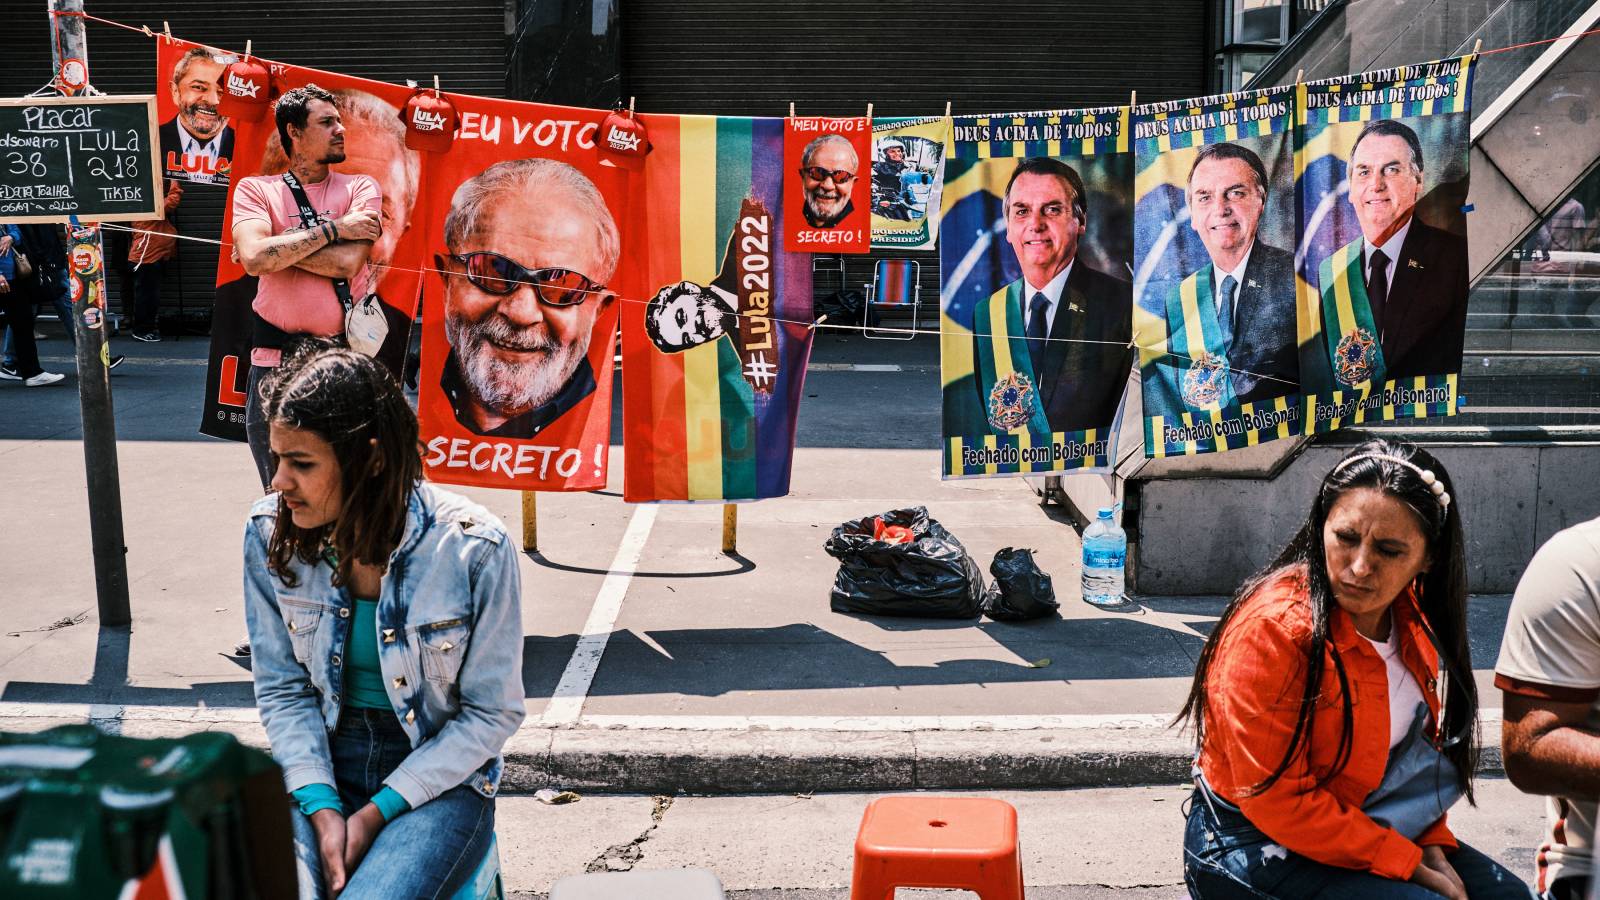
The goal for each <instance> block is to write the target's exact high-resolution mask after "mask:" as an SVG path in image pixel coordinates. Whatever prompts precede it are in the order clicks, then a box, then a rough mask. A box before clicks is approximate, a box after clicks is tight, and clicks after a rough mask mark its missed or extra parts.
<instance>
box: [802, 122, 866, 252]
mask: <svg viewBox="0 0 1600 900" xmlns="http://www.w3.org/2000/svg"><path fill="white" fill-rule="evenodd" d="M871 154H872V122H871V121H870V120H868V119H867V118H866V117H865V116H856V117H853V118H843V119H829V118H822V117H816V116H812V117H800V118H789V119H785V120H784V137H783V167H784V180H785V184H784V188H783V220H784V237H783V249H784V250H786V251H788V252H790V253H869V252H871V250H872V235H871V221H870V220H871V218H872V217H871V215H870V214H869V213H868V211H867V207H868V205H869V204H870V203H871V199H872V198H871V192H870V191H869V189H868V187H867V178H866V175H867V174H868V173H869V172H870V171H871V166H870V163H871V162H872V156H871Z"/></svg>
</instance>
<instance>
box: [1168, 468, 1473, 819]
mask: <svg viewBox="0 0 1600 900" xmlns="http://www.w3.org/2000/svg"><path fill="white" fill-rule="evenodd" d="M1385 456H1387V457H1397V458H1399V459H1402V460H1407V461H1409V462H1411V463H1412V464H1413V465H1415V466H1416V467H1417V468H1416V469H1413V468H1412V467H1411V466H1408V465H1405V464H1404V463H1399V462H1395V461H1394V460H1393V459H1383V458H1381V457H1385ZM1418 470H1426V471H1430V472H1432V473H1433V475H1434V478H1435V481H1436V482H1437V483H1439V484H1441V485H1442V486H1443V488H1444V492H1445V494H1447V495H1448V496H1449V497H1450V502H1449V503H1448V504H1446V503H1441V502H1440V497H1439V496H1437V495H1435V494H1434V492H1433V488H1432V486H1431V485H1430V484H1428V483H1426V482H1425V481H1424V480H1423V477H1422V475H1421V474H1420V472H1419V471H1418ZM1361 488H1374V489H1377V490H1381V491H1383V492H1384V493H1385V494H1388V495H1389V496H1391V497H1394V498H1395V499H1397V500H1399V501H1400V502H1402V503H1404V504H1405V505H1406V506H1407V507H1408V508H1410V509H1411V511H1412V512H1413V513H1415V514H1416V517H1417V520H1418V522H1419V523H1420V525H1421V526H1422V534H1423V536H1424V538H1426V540H1427V553H1428V557H1429V559H1430V561H1431V562H1430V564H1429V566H1428V569H1427V571H1426V572H1424V573H1423V574H1422V575H1420V576H1419V577H1418V585H1417V587H1418V591H1417V601H1418V607H1419V608H1420V609H1421V611H1422V615H1423V619H1424V627H1425V628H1426V629H1428V632H1429V636H1430V637H1431V638H1432V640H1433V642H1434V646H1435V648H1436V649H1437V650H1438V652H1439V660H1440V663H1441V665H1442V667H1443V669H1444V673H1443V680H1444V687H1445V692H1444V703H1443V706H1442V708H1441V710H1440V723H1439V724H1440V728H1439V732H1440V734H1441V735H1443V739H1442V741H1441V745H1440V748H1441V750H1442V752H1443V753H1444V754H1445V756H1447V757H1448V758H1449V759H1450V761H1451V762H1453V763H1454V764H1455V766H1456V771H1457V775H1458V781H1459V783H1460V787H1461V789H1462V790H1463V791H1464V792H1465V793H1466V795H1467V799H1468V800H1469V801H1471V800H1472V799H1473V796H1472V773H1473V770H1474V767H1475V765H1476V763H1477V752H1478V751H1477V746H1478V741H1477V721H1478V688H1477V684H1476V683H1475V682H1474V681H1473V679H1472V653H1471V651H1470V650H1469V649H1468V646H1467V572H1466V563H1465V561H1464V558H1463V553H1462V550H1463V548H1462V537H1461V515H1460V513H1459V512H1458V511H1457V510H1458V509H1459V507H1460V502H1459V498H1457V497H1456V489H1455V485H1454V484H1453V483H1452V482H1451V480H1450V473H1449V472H1446V471H1445V468H1444V466H1443V465H1441V464H1440V462H1439V461H1438V460H1437V459H1435V458H1434V457H1433V455H1432V454H1430V453H1428V452H1427V451H1426V450H1423V449H1421V448H1420V447H1417V446H1415V445H1413V444H1409V443H1406V442H1405V441H1399V440H1385V439H1382V438H1374V439H1372V440H1369V441H1366V442H1364V443H1363V444H1361V445H1360V446H1359V447H1356V448H1355V449H1354V450H1352V451H1350V453H1348V454H1346V455H1345V457H1344V460H1342V461H1341V462H1340V463H1339V465H1337V466H1335V467H1334V468H1333V470H1332V471H1330V472H1329V473H1328V474H1327V475H1326V476H1325V477H1324V478H1323V479H1322V485H1321V487H1320V488H1318V490H1317V496H1316V499H1315V500H1313V501H1312V504H1311V513H1310V515H1308V516H1307V517H1306V521H1305V524H1303V525H1301V526H1300V530H1299V531H1298V532H1296V534H1295V536H1294V538H1293V539H1292V540H1290V541H1289V544H1288V546H1286V547H1284V548H1283V551H1282V552H1281V553H1279V554H1278V557H1277V559H1274V560H1273V561H1272V562H1271V563H1269V564H1268V565H1267V567H1266V568H1264V569H1262V570H1261V571H1260V572H1257V573H1256V574H1255V575H1253V576H1251V578H1250V579H1249V580H1248V581H1246V582H1245V583H1244V584H1243V585H1242V586H1241V587H1240V588H1239V591H1238V593H1236V594H1234V597H1233V600H1232V601H1231V602H1230V603H1229V604H1228V608H1227V609H1226V610H1224V611H1223V613H1222V616H1221V618H1220V619H1219V620H1218V621H1217V625H1216V628H1215V629H1214V630H1213V631H1212V632H1211V636H1210V637H1209V638H1208V639H1207V640H1206V644H1205V648H1204V649H1203V650H1202V651H1201V652H1200V661H1199V663H1198V665H1197V666H1196V667H1195V673H1194V683H1193V684H1192V685H1191V686H1190V688H1189V699H1188V700H1187V701H1186V702H1185V703H1184V706H1183V711H1182V712H1180V713H1179V714H1178V717H1177V719H1176V720H1174V722H1173V724H1175V725H1176V724H1178V723H1181V722H1183V721H1184V720H1186V719H1187V720H1190V721H1192V722H1193V723H1194V727H1195V739H1196V741H1197V743H1198V744H1199V745H1200V746H1202V747H1203V746H1204V744H1205V728H1206V713H1207V700H1206V678H1207V676H1208V675H1210V673H1211V667H1212V665H1213V664H1214V662H1215V660H1216V653H1217V647H1218V646H1220V645H1221V644H1222V639H1223V635H1224V634H1226V632H1227V630H1228V626H1229V625H1230V624H1231V623H1232V622H1233V620H1234V617H1235V616H1236V614H1237V613H1238V611H1239V609H1240V608H1241V607H1242V606H1243V605H1244V604H1245V602H1246V601H1248V600H1249V599H1250V597H1251V596H1252V595H1254V594H1255V593H1256V591H1257V590H1259V589H1260V588H1261V587H1262V586H1263V585H1265V584H1267V583H1268V582H1270V581H1273V580H1274V579H1277V578H1280V577H1283V576H1284V575H1286V574H1290V573H1293V572H1296V571H1304V573H1305V577H1306V582H1307V584H1308V588H1309V590H1308V594H1309V602H1310V607H1311V608H1310V613H1311V637H1310V640H1309V641H1308V643H1307V645H1306V646H1305V647H1304V648H1303V649H1304V650H1305V652H1306V663H1305V665H1306V681H1305V691H1304V693H1303V694H1302V695H1301V697H1300V707H1299V711H1298V713H1297V714H1296V716H1295V724H1294V732H1293V734H1291V735H1290V738H1289V746H1288V748H1287V749H1286V750H1285V751H1284V755H1283V759H1282V760H1280V761H1279V762H1278V765H1277V768H1275V769H1273V771H1272V773H1271V774H1270V775H1268V776H1267V777H1266V778H1265V779H1263V780H1262V781H1261V783H1259V784H1256V785H1254V786H1252V787H1250V788H1249V789H1248V791H1249V793H1251V794H1255V793H1259V792H1261V791H1263V790H1266V789H1267V788H1268V787H1271V786H1272V784H1273V783H1274V782H1276V781H1277V780H1278V779H1279V778H1280V777H1282V775H1283V773H1284V772H1285V771H1287V770H1288V768H1289V766H1290V764H1291V763H1292V762H1293V761H1294V758H1295V757H1296V756H1297V755H1298V754H1300V753H1301V752H1304V753H1305V754H1306V757H1307V758H1310V751H1311V739H1312V734H1313V731H1312V721H1313V719H1314V718H1315V716H1316V713H1317V696H1318V693H1319V691H1320V690H1321V687H1322V678H1323V674H1324V672H1325V671H1326V664H1327V661H1328V660H1332V662H1333V668H1334V672H1335V674H1336V675H1337V676H1338V679H1339V693H1340V696H1341V698H1342V700H1343V707H1342V709H1341V715H1342V717H1343V726H1342V728H1341V730H1340V733H1339V746H1338V750H1337V752H1336V753H1335V756H1334V764H1333V766H1332V768H1331V769H1329V771H1328V772H1327V773H1325V774H1324V775H1323V776H1322V777H1321V778H1319V779H1318V781H1317V786H1318V787H1321V786H1322V785H1323V784H1325V783H1326V782H1327V781H1328V780H1329V779H1331V778H1333V777H1334V776H1335V775H1337V774H1338V773H1339V772H1340V771H1341V770H1343V769H1344V767H1345V764H1346V763H1348V762H1349V761H1350V752H1351V746H1352V743H1353V740H1354V735H1353V729H1354V722H1355V719H1354V715H1353V710H1352V708H1351V703H1350V683H1349V680H1348V678H1347V677H1346V675H1345V669H1344V661H1343V660H1342V659H1340V657H1339V649H1338V648H1337V647H1336V646H1334V644H1333V643H1332V642H1331V641H1330V640H1329V639H1328V636H1329V631H1330V629H1329V618H1330V616H1331V615H1332V614H1333V612H1334V610H1336V609H1338V602H1337V601H1336V600H1335V599H1334V596H1333V589H1332V587H1331V586H1330V584H1329V582H1328V569H1327V557H1326V556H1325V555H1324V553H1325V551H1324V548H1323V542H1322V528H1323V523H1324V522H1325V521H1326V520H1327V518H1328V511H1329V510H1331V509H1332V508H1333V505H1334V503H1335V502H1336V501H1337V500H1338V499H1339V498H1340V497H1342V496H1344V495H1345V494H1346V493H1349V492H1350V491H1353V490H1359V489H1361Z"/></svg>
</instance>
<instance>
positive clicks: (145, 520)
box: [0, 337, 1506, 793]
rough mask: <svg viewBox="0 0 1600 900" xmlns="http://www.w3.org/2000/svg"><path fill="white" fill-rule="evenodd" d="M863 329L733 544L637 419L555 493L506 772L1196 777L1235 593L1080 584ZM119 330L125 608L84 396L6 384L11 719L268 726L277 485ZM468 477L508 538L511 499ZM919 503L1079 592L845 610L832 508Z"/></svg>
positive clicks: (132, 725) (199, 362)
mask: <svg viewBox="0 0 1600 900" xmlns="http://www.w3.org/2000/svg"><path fill="white" fill-rule="evenodd" d="M125 344H129V345H128V346H124V345H125ZM872 344H873V345H874V346H871V347H866V346H865V345H864V344H863V343H862V342H861V341H859V339H858V340H856V341H854V342H852V341H849V340H843V339H838V338H832V337H829V338H819V342H818V346H817V351H816V353H815V355H814V358H813V365H812V368H811V371H810V373H809V375H808V378H807V384H806V389H807V395H808V396H807V399H806V403H805V404H804V405H803V407H802V410H801V416H800V428H799V437H798V440H797V445H798V446H797V450H796V455H795V467H794V475H793V481H792V485H793V489H792V492H791V494H790V495H789V496H787V497H784V498H779V499H774V500H769V501H763V502H761V503H755V504H743V505H741V506H740V507H739V552H738V553H737V554H735V555H732V556H727V555H723V554H722V553H720V552H719V538H720V530H721V521H722V508H721V507H720V506H715V505H713V506H703V505H663V506H629V505H627V504H624V503H622V502H621V501H620V493H621V487H622V472H623V466H622V449H621V447H620V414H619V418H618V419H617V420H615V421H614V444H617V445H618V446H614V447H613V449H612V457H611V473H612V477H611V483H610V484H609V485H608V487H607V489H606V490H605V491H597V492H593V493H588V494H542V495H540V497H539V535H540V543H539V551H538V552H536V553H530V554H526V555H525V557H524V560H523V563H522V567H521V574H522V580H523V623H522V624H523V634H524V635H525V643H524V656H525V663H524V668H523V684H524V688H525V695H526V698H527V712H528V722H527V724H526V725H525V726H524V728H523V729H522V731H521V733H519V734H518V735H517V737H516V738H515V739H514V740H513V741H512V743H511V745H510V746H509V747H508V755H509V758H510V761H511V768H510V772H509V776H510V777H509V782H508V787H509V788H512V789H516V790H527V789H537V788H540V787H544V786H546V785H556V786H562V787H576V788H581V789H584V790H606V791H641V792H673V791H678V790H684V791H691V792H706V793H727V792H770V791H779V792H790V791H793V792H804V791H810V790H849V789H856V790H899V789H910V788H939V789H947V788H958V787H971V788H1002V787H1064V786H1084V785H1116V784H1141V783H1159V782H1170V781H1174V780H1182V778H1183V777H1184V776H1185V774H1186V773H1187V771H1188V759H1189V755H1190V753H1191V748H1190V745H1189V742H1188V740H1187V738H1186V737H1185V736H1183V735H1180V734H1178V733H1177V732H1175V731H1171V730H1169V729H1167V728H1166V723H1167V722H1168V721H1169V720H1170V718H1171V716H1172V715H1173V714H1174V713H1175V712H1176V711H1177V709H1178V708H1179V707H1180V706H1181V705H1182V703H1183V699H1184V697H1185V695H1186V694H1187V691H1188V687H1189V681H1190V677H1191V675H1192V673H1193V666H1194V660H1195V657H1196V655H1197V654H1198V652H1199V650H1200V647H1201V646H1202V644H1203V642H1204V638H1205V635H1206V634H1207V633H1209V630H1210V628H1211V625H1212V623H1213V622H1214V621H1215V617H1216V616H1217V614H1218V613H1219V612H1220V610H1221V608H1222V600H1221V599H1220V598H1187V599H1186V598H1176V599H1172V598H1161V599H1150V600H1143V601H1140V602H1138V603H1136V604H1134V605H1132V606H1130V607H1129V608H1128V609H1126V610H1118V611H1108V610H1100V609H1096V608H1093V607H1090V606H1088V605H1086V604H1084V603H1083V602H1082V601H1081V600H1080V599H1079V596H1078V589H1077V580H1078V567H1077V558H1078V554H1079V549H1080V548H1079V543H1078V538H1077V535H1076V533H1075V531H1074V530H1073V528H1072V527H1071V525H1070V524H1068V523H1067V522H1066V521H1065V517H1064V516H1063V515H1061V514H1060V512H1059V511H1057V510H1053V509H1047V508H1042V507H1041V506H1040V505H1039V504H1038V501H1037V499H1036V497H1035V495H1034V493H1033V491H1032V490H1031V489H1030V488H1029V486H1028V485H1027V484H1026V483H1024V482H1023V481H1021V480H1019V479H991V480H967V481H948V482H945V481H940V480H939V478H938V472H937V468H938V451H937V444H936V435H937V433H938V405H937V397H938V374H937V366H936V363H937V353H936V349H935V348H934V346H933V344H932V343H931V342H928V341H924V340H923V339H921V338H919V339H917V340H916V341H907V342H898V343H896V342H872ZM116 349H117V350H118V351H119V352H127V353H128V354H129V360H128V362H126V363H124V365H123V366H122V367H120V368H119V369H118V370H117V372H116V373H115V375H114V377H113V379H112V384H113V388H114V390H115V392H116V398H115V404H116V410H117V420H118V423H117V424H118V434H119V438H120V440H119V465H120V470H121V476H122V494H123V497H122V500H123V514H124V521H125V528H126V542H127V546H128V571H129V580H130V593H131V605H132V609H133V615H134V624H133V627H132V629H131V630H122V631H117V630H104V631H102V630H100V629H99V628H98V625H97V622H96V620H95V588H94V578H93V572H92V567H91V565H90V557H89V539H88V534H89V523H88V512H87V503H86V500H85V490H86V488H85V480H84V474H83V462H82V449H81V444H80V443H79V442H78V441H77V435H78V428H79V424H78V411H77V399H76V391H75V390H73V389H72V388H71V387H70V386H69V387H64V388H49V389H28V390H24V389H22V388H20V387H19V386H15V385H9V384H0V409H3V410H4V415H0V472H4V473H5V477H4V479H3V481H0V484H3V488H0V521H4V522H6V523H8V525H7V528H6V529H5V530H4V531H3V532H0V586H3V587H0V610H3V625H4V629H5V632H6V634H5V635H0V728H6V729H37V728H41V727H47V726H48V725H51V724H55V723H57V722H62V721H84V720H86V719H87V720H94V721H96V722H98V723H101V724H102V725H104V726H105V727H112V728H120V729H121V730H122V731H123V732H124V733H127V734H130V735H141V734H170V733H173V732H174V731H182V730H193V729H197V728H218V729H227V730H232V731H236V732H237V733H239V734H240V735H241V737H243V738H244V739H245V740H247V741H249V742H251V743H256V744H260V743H262V742H263V736H262V734H261V732H260V726H259V724H257V721H256V715H255V710H254V709H253V696H252V690H251V682H250V673H249V670H248V662H247V661H245V660H239V659H235V658H232V657H231V656H229V655H228V651H229V650H230V648H231V647H232V646H233V644H234V642H235V641H237V640H238V639H239V638H241V637H242V636H243V634H244V625H243V615H242V611H241V607H240V603H241V600H240V592H239V587H238V585H239V580H240V571H239V556H240V554H239V541H240V535H241V531H242V527H243V519H244V514H245V510H246V509H247V507H248V505H249V503H250V502H251V499H252V498H253V497H254V496H256V495H257V494H258V493H259V486H258V485H257V483H256V480H255V474H254V470H253V467H252V466H251V463H250V460H249V455H248V453H247V452H246V450H245V448H244V447H243V446H241V445H237V444H231V443H227V442H221V441H215V440H212V439H209V438H202V437H200V436H198V435H197V434H196V433H195V428H196V426H197V425H198V419H199V397H200V394H201V392H202V391H203V390H204V372H205V369H204V365H203V357H204V353H205V342H204V340H203V339H185V340H183V341H181V342H176V343H174V342H163V343H161V344H155V345H146V344H130V342H123V341H119V342H118V345H117V347H116ZM49 355H50V351H49V350H48V349H47V350H46V356H47V357H48V356H49ZM463 493H466V494H468V495H469V496H471V497H472V498H473V499H475V500H477V501H478V502H481V503H483V504H484V505H485V506H487V507H488V508H489V509H490V510H491V511H493V512H494V513H496V514H497V515H499V516H500V517H501V518H502V519H503V520H505V521H506V523H507V524H508V526H509V528H510V529H511V531H512V533H513V535H517V534H519V532H520V527H519V521H520V497H519V495H517V494H515V493H512V492H504V491H485V490H465V491H463ZM912 505H925V506H927V507H928V508H929V510H930V511H931V513H932V515H933V516H934V517H935V518H937V519H939V520H940V521H941V522H943V523H944V524H945V526H946V527H947V528H949V530H950V531H951V532H952V533H953V534H955V535H956V537H957V538H959V539H960V540H961V541H962V542H963V544H964V545H965V546H966V547H967V549H968V551H969V552H970V553H972V555H973V556H974V557H975V559H976V560H977V562H978V563H979V566H980V567H981V568H983V569H984V570H985V571H986V572H987V568H988V562H989V560H990V558H991V557H992V556H993V554H994V553H995V551H997V550H999V549H1000V548H1002V547H1007V546H1013V547H1032V548H1034V549H1035V550H1036V551H1037V558H1038V560H1039V563H1040V565H1041V566H1042V568H1044V570H1045V571H1046V572H1049V573H1051V574H1052V575H1053V576H1054V578H1055V586H1056V591H1057V597H1058V599H1059V600H1060V601H1061V604H1062V614H1061V617H1059V618H1052V619H1045V620H1039V621H1035V622H1028V623H1020V624H1012V623H1001V622H991V621H988V620H982V621H950V620H928V619H899V618H880V617H865V616H854V615H844V614H839V613H834V612H832V611H830V609H829V604H828V592H829V589H830V588H831V586H832V583H833V579H834V575H835V573H836V571H837V562H836V561H835V560H833V559H832V558H830V557H829V556H827V554H826V553H824V552H823V548H822V544H823V541H824V540H825V539H826V537H827V536H828V533H829V531H830V530H831V529H832V528H833V527H834V526H835V525H837V524H838V523H839V522H841V521H844V520H846V519H852V518H858V517H861V516H865V515H871V514H875V513H879V512H883V511H886V510H889V509H894V508H899V507H905V506H912ZM1284 537H1285V538H1286V537H1287V535H1285V536H1284ZM1505 607H1506V600H1505V598H1503V597H1480V598H1476V599H1475V600H1474V601H1473V604H1472V617H1473V628H1472V642H1473V652H1474V659H1475V661H1476V663H1477V666H1478V669H1479V671H1478V676H1479V686H1480V691H1481V692H1482V696H1483V697H1484V699H1485V705H1487V706H1491V707H1492V706H1497V705H1498V704H1497V702H1495V698H1497V697H1498V694H1497V693H1496V692H1495V691H1494V690H1493V689H1492V688H1491V687H1490V685H1489V672H1488V669H1489V668H1490V667H1491V666H1492V664H1493V661H1494V657H1495V654H1496V652H1497V650H1498V646H1499V637H1500V629H1501V627H1502V624H1503V622H1504V619H1505ZM1495 733H1496V732H1495V731H1486V734H1487V735H1489V736H1490V737H1491V738H1492V736H1493V735H1494V734H1495ZM1495 759H1496V757H1494V756H1493V755H1492V754H1491V755H1490V765H1491V768H1492V767H1493V765H1494V760H1495Z"/></svg>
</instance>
